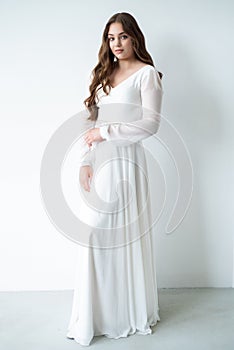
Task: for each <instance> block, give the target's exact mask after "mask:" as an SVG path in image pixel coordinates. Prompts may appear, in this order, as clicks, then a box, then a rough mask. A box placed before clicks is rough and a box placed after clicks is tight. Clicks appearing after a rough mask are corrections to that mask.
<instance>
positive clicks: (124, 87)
mask: <svg viewBox="0 0 234 350" xmlns="http://www.w3.org/2000/svg"><path fill="white" fill-rule="evenodd" d="M98 99H99V102H98V105H102V104H107V103H127V104H128V103H133V104H137V105H141V94H140V89H139V88H138V86H134V85H128V84H121V83H120V84H119V85H117V86H116V87H115V88H111V90H110V93H109V95H106V94H105V93H104V91H103V89H100V90H99V93H98Z"/></svg>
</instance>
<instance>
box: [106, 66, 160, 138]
mask: <svg viewBox="0 0 234 350" xmlns="http://www.w3.org/2000/svg"><path fill="white" fill-rule="evenodd" d="M140 93H141V104H142V118H141V119H140V120H136V121H133V122H131V123H124V122H123V123H114V124H109V125H103V126H101V127H100V134H101V136H102V137H103V138H104V139H105V140H107V141H112V140H113V141H116V140H120V141H121V144H122V145H124V144H126V145H128V144H129V142H130V143H131V142H138V141H141V140H143V139H145V138H147V137H149V136H151V135H153V134H155V133H156V132H157V131H158V129H159V125H160V121H161V105H162V96H163V88H162V83H161V79H160V77H159V74H158V72H157V71H156V70H155V69H149V70H147V71H146V72H145V73H144V75H143V76H142V79H141V85H140Z"/></svg>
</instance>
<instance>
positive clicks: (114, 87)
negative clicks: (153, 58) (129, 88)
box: [111, 64, 152, 89]
mask: <svg viewBox="0 0 234 350" xmlns="http://www.w3.org/2000/svg"><path fill="white" fill-rule="evenodd" d="M148 66H150V67H152V66H151V65H150V64H146V65H144V66H142V67H141V68H139V69H138V70H136V71H135V72H134V73H132V74H131V75H129V76H128V77H127V78H126V79H124V80H122V81H121V82H120V83H119V84H117V85H116V86H111V89H116V88H117V87H118V86H119V85H121V84H123V83H124V82H125V81H127V80H128V79H130V78H131V77H132V76H134V75H135V74H136V73H138V72H140V71H141V70H142V69H143V68H145V67H148Z"/></svg>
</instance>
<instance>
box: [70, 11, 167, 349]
mask: <svg viewBox="0 0 234 350" xmlns="http://www.w3.org/2000/svg"><path fill="white" fill-rule="evenodd" d="M161 78H162V73H161V72H159V71H157V70H156V69H155V68H154V64H153V61H152V58H151V56H150V55H149V53H148V52H147V50H146V47H145V40H144V36H143V34H142V32H141V30H140V28H139V26H138V24H137V22H136V20H135V19H134V17H133V16H132V15H130V14H128V13H125V12H122V13H117V14H115V15H113V16H112V17H111V18H110V19H109V21H108V22H107V24H106V26H105V29H104V32H103V38H102V45H101V48H100V51H99V62H98V64H97V65H96V67H95V68H94V70H93V78H92V82H91V85H90V96H89V97H88V98H87V99H86V100H85V101H84V102H85V105H86V107H87V109H88V111H89V118H88V120H89V121H90V122H91V123H94V124H95V125H94V126H95V127H91V128H89V130H87V131H86V133H85V134H84V136H83V149H82V158H81V164H80V165H81V166H80V175H79V180H80V185H81V187H82V189H84V190H85V192H86V195H87V198H91V193H94V192H95V190H97V191H98V195H99V196H100V197H101V198H102V199H101V204H102V209H103V208H104V209H103V210H100V211H99V210H98V209H97V216H96V217H95V219H94V220H93V221H92V222H93V223H94V224H93V228H92V229H91V231H90V232H89V243H90V246H89V247H83V246H80V245H78V260H79V261H78V266H77V277H76V279H77V280H76V286H75V289H74V297H73V306H72V315H71V319H70V323H69V326H68V333H67V337H68V338H71V339H75V341H77V342H78V343H80V344H81V345H90V342H91V341H92V338H93V337H94V336H96V335H105V336H106V337H109V338H114V339H118V338H120V337H126V336H128V335H130V334H134V333H138V334H150V333H152V329H151V328H150V327H151V326H153V325H155V324H156V323H157V321H160V317H159V306H158V294H157V283H156V272H155V265H154V262H153V261H154V253H153V245H152V237H151V235H152V230H151V224H152V216H151V209H150V201H149V193H148V187H147V185H148V183H147V164H146V159H145V153H144V149H143V147H142V140H144V139H146V138H147V137H149V136H151V135H153V134H155V133H156V132H157V131H158V128H159V124H160V113H161V101H162V95H163V88H162V84H161ZM97 170H98V171H97ZM94 180H95V186H94ZM90 200H91V199H90ZM87 213H88V211H87V212H86V214H85V211H84V216H85V215H88V214H87ZM92 219H93V217H92ZM97 228H98V229H97ZM94 243H95V244H94ZM97 248H105V249H97Z"/></svg>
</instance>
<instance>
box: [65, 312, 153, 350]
mask: <svg viewBox="0 0 234 350" xmlns="http://www.w3.org/2000/svg"><path fill="white" fill-rule="evenodd" d="M158 321H160V316H159V314H157V315H156V317H155V318H153V320H152V321H151V322H147V324H146V326H145V327H144V326H143V327H136V326H132V327H130V328H129V329H128V330H126V331H124V332H122V333H121V334H118V335H117V334H114V333H112V334H111V333H110V332H105V331H102V332H95V333H94V335H93V337H94V336H101V335H103V336H105V337H107V338H110V339H119V338H126V337H128V336H130V335H133V334H138V335H148V334H152V329H151V328H150V327H153V326H155V325H156V324H157V322H158ZM93 337H91V338H90V339H81V338H80V337H78V336H76V335H75V332H72V329H70V330H69V331H68V333H67V338H69V339H74V340H75V341H76V342H77V343H79V344H80V345H83V346H89V345H90V343H91V342H92V340H93Z"/></svg>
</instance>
